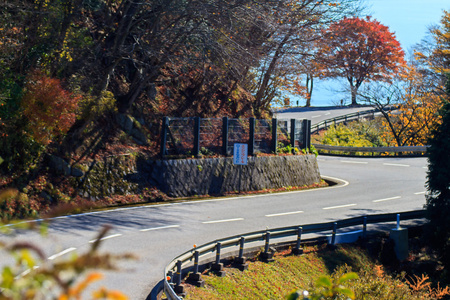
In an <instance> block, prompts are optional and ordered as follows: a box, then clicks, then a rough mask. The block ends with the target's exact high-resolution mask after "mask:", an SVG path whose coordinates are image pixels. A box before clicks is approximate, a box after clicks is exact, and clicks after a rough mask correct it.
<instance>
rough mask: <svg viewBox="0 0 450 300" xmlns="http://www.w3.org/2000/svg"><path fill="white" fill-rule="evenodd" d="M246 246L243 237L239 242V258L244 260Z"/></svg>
mask: <svg viewBox="0 0 450 300" xmlns="http://www.w3.org/2000/svg"><path fill="white" fill-rule="evenodd" d="M244 245H245V237H241V239H240V240H239V258H240V259H242V258H243V257H244Z"/></svg>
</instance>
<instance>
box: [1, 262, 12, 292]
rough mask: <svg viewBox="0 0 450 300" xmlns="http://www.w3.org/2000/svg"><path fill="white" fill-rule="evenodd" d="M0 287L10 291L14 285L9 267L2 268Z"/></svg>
mask: <svg viewBox="0 0 450 300" xmlns="http://www.w3.org/2000/svg"><path fill="white" fill-rule="evenodd" d="M2 279H3V280H2V281H1V285H0V286H1V287H2V288H4V289H10V288H11V286H12V285H13V283H14V274H13V272H12V270H11V268H10V267H4V268H3V272H2Z"/></svg>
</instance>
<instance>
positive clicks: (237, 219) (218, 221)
mask: <svg viewBox="0 0 450 300" xmlns="http://www.w3.org/2000/svg"><path fill="white" fill-rule="evenodd" d="M242 220H244V219H243V218H236V219H227V220H217V221H206V222H202V223H203V224H213V223H225V222H234V221H242Z"/></svg>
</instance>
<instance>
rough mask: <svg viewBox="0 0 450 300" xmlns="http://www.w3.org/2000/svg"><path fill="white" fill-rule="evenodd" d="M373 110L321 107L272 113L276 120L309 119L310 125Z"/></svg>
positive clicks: (367, 107)
mask: <svg viewBox="0 0 450 300" xmlns="http://www.w3.org/2000/svg"><path fill="white" fill-rule="evenodd" d="M371 109H373V107H372V106H359V107H358V106H357V107H352V106H323V107H320V106H319V107H290V108H286V109H283V110H280V111H278V112H275V113H274V118H278V119H309V120H311V124H312V125H314V124H317V123H319V122H322V121H324V120H327V119H333V118H336V117H340V116H343V115H348V114H351V113H357V112H362V111H366V110H371Z"/></svg>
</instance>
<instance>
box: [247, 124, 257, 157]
mask: <svg viewBox="0 0 450 300" xmlns="http://www.w3.org/2000/svg"><path fill="white" fill-rule="evenodd" d="M249 122H250V133H249V139H248V155H250V156H253V155H255V118H250V119H249Z"/></svg>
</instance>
